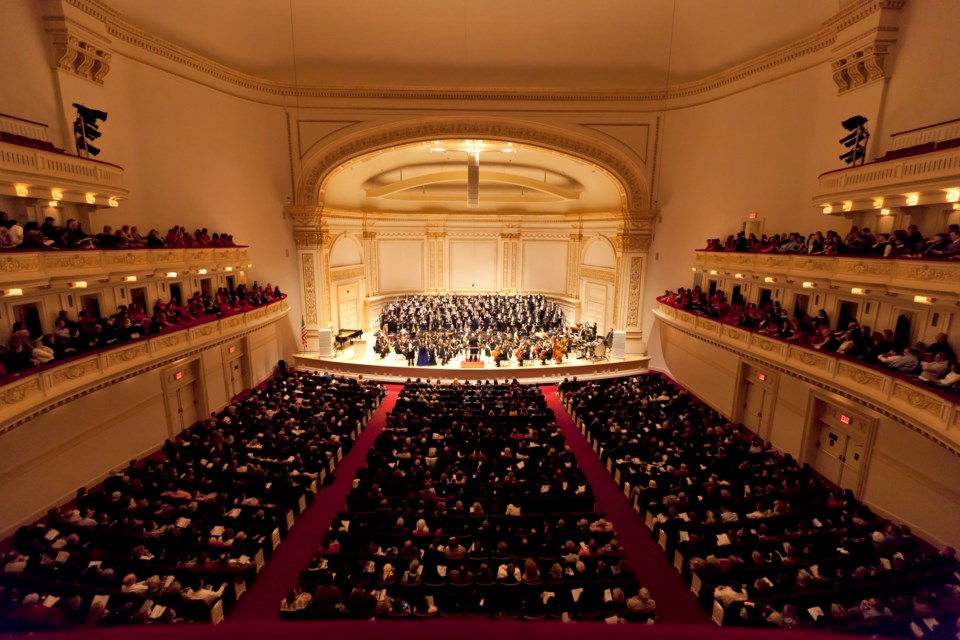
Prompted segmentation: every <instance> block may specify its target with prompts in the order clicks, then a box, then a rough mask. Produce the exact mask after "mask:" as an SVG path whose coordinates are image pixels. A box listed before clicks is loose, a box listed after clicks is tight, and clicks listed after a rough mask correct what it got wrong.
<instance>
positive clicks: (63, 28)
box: [43, 16, 113, 86]
mask: <svg viewBox="0 0 960 640" xmlns="http://www.w3.org/2000/svg"><path fill="white" fill-rule="evenodd" d="M43 22H44V30H45V31H46V32H47V45H48V48H49V50H50V58H51V62H52V66H53V68H54V69H56V70H58V71H62V72H64V73H69V74H71V75H74V76H77V77H78V78H83V79H84V80H89V81H90V82H93V83H94V84H98V85H101V86H102V85H103V82H104V79H105V78H106V77H107V74H108V73H110V63H111V61H112V60H113V54H112V53H111V51H110V49H109V44H110V42H109V40H107V39H106V38H104V37H103V36H101V35H100V34H98V33H96V32H94V31H91V30H89V29H87V28H86V27H84V26H82V25H80V24H79V23H77V22H75V21H73V20H71V19H69V18H64V17H56V16H48V17H45V18H44V19H43Z"/></svg>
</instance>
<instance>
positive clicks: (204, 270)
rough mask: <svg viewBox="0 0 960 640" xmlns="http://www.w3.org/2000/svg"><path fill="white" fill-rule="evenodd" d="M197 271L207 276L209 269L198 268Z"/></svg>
mask: <svg viewBox="0 0 960 640" xmlns="http://www.w3.org/2000/svg"><path fill="white" fill-rule="evenodd" d="M197 273H198V274H199V275H201V276H205V275H207V270H206V269H197Z"/></svg>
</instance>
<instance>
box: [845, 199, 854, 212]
mask: <svg viewBox="0 0 960 640" xmlns="http://www.w3.org/2000/svg"><path fill="white" fill-rule="evenodd" d="M843 210H844V211H852V210H853V201H852V200H847V201H846V202H844V203H843Z"/></svg>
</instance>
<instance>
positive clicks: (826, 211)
mask: <svg viewBox="0 0 960 640" xmlns="http://www.w3.org/2000/svg"><path fill="white" fill-rule="evenodd" d="M831 213H833V206H832V205H829V204H825V205H823V214H824V215H830V214H831Z"/></svg>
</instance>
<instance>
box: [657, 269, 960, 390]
mask: <svg viewBox="0 0 960 640" xmlns="http://www.w3.org/2000/svg"><path fill="white" fill-rule="evenodd" d="M657 300H658V301H659V302H661V303H663V304H666V305H669V306H671V307H676V308H678V309H683V310H684V311H689V312H690V313H694V314H697V315H702V316H708V317H710V318H715V319H717V320H719V321H720V322H723V323H725V324H732V325H736V326H738V327H742V328H744V329H748V330H750V331H756V332H758V333H761V334H763V335H767V336H770V337H772V338H777V339H780V340H786V341H789V342H793V343H795V344H798V345H801V346H804V347H809V348H812V349H817V350H820V351H826V352H830V353H836V354H838V355H841V356H844V357H848V358H855V359H857V360H859V361H860V362H862V363H864V364H870V365H878V366H883V367H886V368H888V369H890V370H892V371H896V372H897V373H901V374H905V375H909V376H916V380H917V381H918V382H923V383H929V384H931V385H936V387H937V388H939V389H942V390H947V391H955V392H960V387H958V385H957V381H956V379H955V378H953V377H952V376H950V375H949V374H950V372H951V370H952V369H953V368H954V365H955V364H956V363H957V356H956V354H955V353H954V350H953V348H952V347H951V346H950V344H949V336H948V335H947V334H946V333H942V332H941V333H938V334H937V335H936V337H935V339H934V342H932V343H931V344H930V345H925V344H924V343H922V342H918V343H916V344H914V345H906V344H902V343H900V344H897V342H898V340H897V338H896V336H895V335H894V332H893V330H884V331H882V332H881V331H873V330H872V329H871V328H870V327H866V326H861V325H860V324H859V323H858V322H855V321H851V322H849V323H847V326H846V327H843V328H838V329H837V330H833V329H832V328H831V325H830V320H829V318H828V317H827V314H826V312H824V311H823V309H821V310H820V311H819V312H818V313H817V315H816V316H811V315H810V314H809V313H806V312H804V313H801V314H799V315H795V316H794V317H790V315H789V314H788V313H787V311H786V309H784V308H783V307H781V305H780V303H779V302H776V301H771V302H768V303H767V304H766V305H765V306H764V307H763V308H758V307H757V305H756V304H754V303H752V302H751V303H748V302H746V301H745V300H744V298H743V296H738V297H737V298H736V299H735V300H733V301H730V302H728V301H727V298H726V294H725V293H724V292H723V291H721V290H717V291H716V292H715V293H714V294H713V295H710V296H708V295H707V294H706V292H704V291H703V290H701V289H700V287H694V288H693V289H683V288H680V289H678V290H677V291H676V292H673V291H667V292H665V293H664V295H663V296H660V297H659V298H657ZM945 381H946V382H945Z"/></svg>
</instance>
